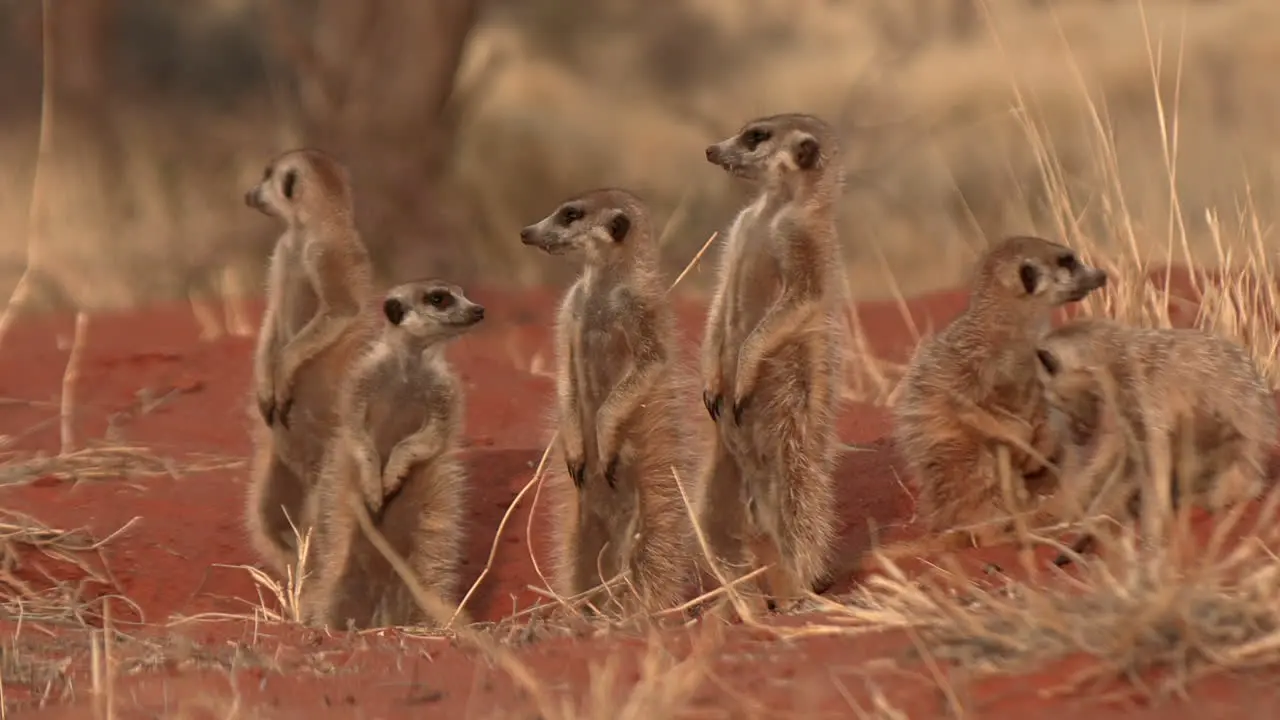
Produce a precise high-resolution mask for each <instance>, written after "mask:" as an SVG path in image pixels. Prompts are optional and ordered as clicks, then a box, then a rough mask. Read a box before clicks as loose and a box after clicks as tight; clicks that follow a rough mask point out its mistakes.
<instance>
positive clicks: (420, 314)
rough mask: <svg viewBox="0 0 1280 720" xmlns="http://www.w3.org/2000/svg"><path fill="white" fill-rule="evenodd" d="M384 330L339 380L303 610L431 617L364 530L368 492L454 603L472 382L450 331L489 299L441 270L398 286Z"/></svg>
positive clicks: (417, 566)
mask: <svg viewBox="0 0 1280 720" xmlns="http://www.w3.org/2000/svg"><path fill="white" fill-rule="evenodd" d="M383 312H384V315H385V317H386V320H385V325H384V329H383V331H382V335H381V337H379V338H378V339H377V340H375V341H374V342H373V343H372V345H371V348H370V349H369V350H368V351H367V352H366V354H365V355H364V356H363V357H362V358H360V359H359V360H358V361H357V363H356V365H355V367H354V368H353V370H352V372H351V374H350V375H349V376H348V378H347V379H346V382H344V384H343V387H342V392H341V395H340V398H339V401H338V417H339V422H338V428H337V430H336V431H335V433H334V435H333V438H332V440H331V441H330V443H329V446H328V452H327V455H326V461H325V465H324V467H323V469H322V471H321V473H320V479H319V485H318V486H317V487H316V490H315V491H314V492H313V493H312V494H311V496H310V501H309V503H308V511H307V513H308V515H309V517H311V518H312V522H313V527H314V535H313V542H314V546H313V553H312V555H313V557H314V562H313V563H311V575H310V577H309V579H308V581H307V582H306V583H305V584H304V586H303V591H304V593H305V596H304V599H303V603H302V604H303V608H304V614H305V617H304V620H305V621H307V622H309V623H312V624H316V625H329V626H331V627H338V628H343V627H346V626H347V625H348V624H350V625H353V626H355V627H360V628H365V627H373V626H387V625H408V624H430V623H431V622H432V618H430V617H427V616H425V615H424V614H423V612H422V610H421V608H420V607H419V606H418V605H417V603H416V602H415V601H414V598H413V595H412V594H411V593H410V591H409V590H408V588H407V587H406V586H405V585H404V583H403V582H402V581H401V580H400V579H399V578H398V576H397V575H396V574H395V571H394V569H393V568H392V567H391V565H390V564H389V563H388V562H387V561H386V559H385V558H384V557H383V556H382V554H381V553H380V552H379V551H378V549H377V548H376V547H374V546H373V544H372V543H371V542H370V541H369V540H368V538H366V537H365V536H364V535H363V534H362V532H361V530H360V528H359V526H358V525H357V519H356V516H355V510H354V509H353V508H352V507H351V505H350V502H351V501H352V499H353V496H354V497H355V498H358V501H359V502H361V503H363V504H364V506H365V507H366V508H367V510H368V511H369V513H370V515H371V517H372V518H373V520H374V522H375V526H376V527H377V529H378V531H379V532H380V533H381V534H382V535H383V536H384V537H385V538H386V540H387V542H388V543H389V544H390V546H391V548H392V549H393V550H394V551H395V552H396V553H397V554H398V555H400V556H401V557H402V558H404V559H405V561H406V563H407V564H408V566H409V568H410V569H411V570H412V571H413V573H414V575H415V579H416V580H417V582H418V583H419V584H420V585H421V586H422V587H424V588H426V589H427V590H429V591H431V592H434V593H435V594H436V596H437V597H438V598H439V599H441V600H442V601H444V602H446V603H456V602H457V599H458V598H457V597H456V594H457V590H458V566H459V563H460V561H461V557H462V551H463V540H464V537H465V528H464V527H463V522H464V516H465V512H466V507H465V497H466V478H465V471H464V468H463V466H462V463H461V462H460V460H459V459H458V457H457V451H458V449H459V447H460V443H461V439H462V424H463V412H464V408H463V400H464V398H463V390H462V386H461V383H460V382H459V381H458V379H457V378H456V377H455V375H454V373H453V370H452V369H451V368H450V366H449V363H448V362H447V361H446V360H445V357H444V346H445V343H446V341H448V340H450V339H452V338H455V337H457V336H459V335H461V334H463V333H465V332H467V331H468V330H469V329H470V328H472V327H474V326H475V325H476V324H477V323H479V322H480V321H481V320H482V319H483V318H484V308H483V307H481V306H480V305H477V304H475V303H474V302H472V301H470V300H469V299H467V298H466V296H465V295H463V293H462V291H461V290H460V289H459V288H457V287H455V286H452V285H449V284H448V283H446V282H444V281H441V280H423V281H418V282H413V283H406V284H404V285H400V286H398V287H395V288H392V289H391V290H390V291H389V292H388V293H387V297H386V300H385V302H384V305H383Z"/></svg>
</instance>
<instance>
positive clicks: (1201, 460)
mask: <svg viewBox="0 0 1280 720" xmlns="http://www.w3.org/2000/svg"><path fill="white" fill-rule="evenodd" d="M1036 360H1037V362H1036V367H1037V371H1038V374H1039V378H1040V383H1041V385H1042V386H1043V388H1044V394H1045V400H1046V402H1047V404H1048V407H1049V418H1050V424H1051V426H1052V427H1054V428H1055V432H1056V433H1057V434H1058V435H1059V436H1060V437H1062V438H1063V440H1062V443H1063V459H1062V472H1061V476H1062V488H1061V490H1060V491H1059V497H1058V498H1057V502H1058V505H1059V507H1060V508H1061V513H1062V514H1063V515H1065V516H1066V517H1067V518H1069V519H1072V520H1078V519H1080V518H1081V516H1083V515H1085V514H1102V515H1108V516H1125V515H1127V516H1128V517H1127V519H1128V520H1135V519H1137V518H1138V516H1139V508H1140V507H1141V499H1142V495H1143V494H1144V493H1145V492H1148V491H1150V489H1151V487H1152V486H1153V485H1154V484H1155V483H1157V482H1158V480H1157V478H1158V477H1159V469H1158V468H1159V467H1160V465H1161V463H1165V464H1167V470H1168V472H1169V477H1170V478H1171V482H1170V487H1169V489H1170V492H1171V495H1170V497H1169V498H1168V501H1169V502H1170V503H1171V504H1172V506H1173V507H1176V506H1177V505H1178V504H1180V503H1181V502H1183V501H1184V499H1185V500H1189V501H1191V502H1192V503H1193V504H1195V505H1197V506H1199V507H1202V508H1204V509H1206V510H1209V511H1218V510H1221V509H1222V508H1224V507H1226V506H1228V505H1233V504H1236V503H1238V502H1242V501H1245V500H1249V499H1252V498H1255V497H1257V496H1258V495H1259V493H1261V491H1262V490H1263V488H1264V486H1265V484H1266V480H1267V458H1268V456H1269V453H1270V450H1271V446H1272V445H1273V444H1274V443H1275V439H1276V431H1277V427H1278V424H1280V421H1278V420H1277V413H1276V407H1275V403H1274V401H1273V399H1272V395H1271V392H1270V391H1269V390H1268V388H1267V385H1266V383H1265V382H1264V381H1263V379H1262V377H1261V375H1260V373H1259V372H1258V369H1257V365H1256V364H1255V363H1254V362H1253V361H1252V360H1251V359H1250V358H1249V356H1248V355H1247V354H1246V352H1245V350H1244V348H1242V347H1240V346H1239V345H1238V344H1237V343H1234V342H1232V341H1230V340H1227V339H1226V338H1222V337H1219V336H1216V335H1213V334H1211V333H1208V332H1205V331H1203V330H1198V329H1168V328H1135V327H1126V326H1124V325H1121V324H1119V323H1117V322H1115V321H1112V320H1105V319H1093V318H1091V319H1083V320H1077V321H1075V322H1072V323H1069V324H1067V325H1064V326H1062V327H1060V328H1057V329H1055V330H1053V331H1051V332H1049V333H1048V334H1047V335H1046V336H1045V337H1044V338H1043V339H1042V340H1041V341H1040V342H1039V344H1038V345H1037V348H1036ZM1092 543H1093V538H1092V536H1091V535H1085V536H1083V537H1081V538H1080V539H1079V540H1078V541H1077V542H1076V545H1075V546H1074V547H1073V550H1075V551H1076V552H1081V551H1083V550H1084V549H1087V548H1088V547H1089V546H1090V545H1091V544H1092ZM1055 562H1056V563H1057V564H1059V565H1062V564H1065V563H1066V562H1068V560H1067V556H1066V554H1065V553H1064V554H1063V555H1062V556H1060V557H1059V558H1058V559H1057V560H1056V561H1055Z"/></svg>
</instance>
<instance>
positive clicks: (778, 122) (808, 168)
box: [706, 113, 840, 181]
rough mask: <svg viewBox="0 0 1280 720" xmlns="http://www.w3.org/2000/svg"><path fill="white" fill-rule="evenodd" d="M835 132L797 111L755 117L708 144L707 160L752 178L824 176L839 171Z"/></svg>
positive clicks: (764, 179)
mask: <svg viewBox="0 0 1280 720" xmlns="http://www.w3.org/2000/svg"><path fill="white" fill-rule="evenodd" d="M839 153H840V148H839V145H838V143H837V141H836V137H835V133H834V132H833V131H832V130H831V127H830V126H829V125H827V124H826V123H825V122H823V121H822V120H821V119H819V118H817V117H814V116H812V115H803V114H798V113H793V114H787V115H771V116H769V117H763V118H757V119H755V120H752V121H751V122H748V123H747V124H746V125H743V126H742V129H740V130H739V131H738V132H737V133H735V134H734V135H733V137H730V138H728V139H725V140H721V141H720V142H718V143H715V144H714V145H708V146H707V150H706V154H707V161H708V162H710V163H712V164H714V165H719V166H720V167H721V168H723V169H724V170H726V171H727V172H729V173H730V174H731V175H734V176H736V177H740V178H744V179H746V180H751V181H768V180H790V179H798V178H814V177H823V176H826V175H827V174H828V173H831V172H836V173H838V172H839V159H838V156H839Z"/></svg>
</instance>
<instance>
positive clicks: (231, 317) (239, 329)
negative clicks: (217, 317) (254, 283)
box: [220, 265, 257, 337]
mask: <svg viewBox="0 0 1280 720" xmlns="http://www.w3.org/2000/svg"><path fill="white" fill-rule="evenodd" d="M241 279H242V278H241V277H240V270H239V268H237V267H236V266H234V265H227V266H226V267H224V268H223V269H222V283H221V285H222V287H221V288H220V289H221V295H222V307H223V316H224V317H225V318H226V325H227V330H228V332H230V333H231V334H232V335H235V336H236V337H251V336H252V335H253V334H254V333H255V332H256V331H257V329H256V328H255V327H254V325H253V323H251V322H249V311H248V309H246V308H245V302H244V284H243V283H242V282H241Z"/></svg>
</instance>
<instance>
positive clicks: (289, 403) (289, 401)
mask: <svg viewBox="0 0 1280 720" xmlns="http://www.w3.org/2000/svg"><path fill="white" fill-rule="evenodd" d="M273 402H274V404H275V416H276V421H277V422H279V423H280V425H281V426H282V427H283V428H284V429H286V430H288V429H289V412H290V411H291V410H292V409H293V389H292V388H290V387H288V386H287V385H286V384H284V383H277V384H276V391H275V399H274V401H273Z"/></svg>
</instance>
